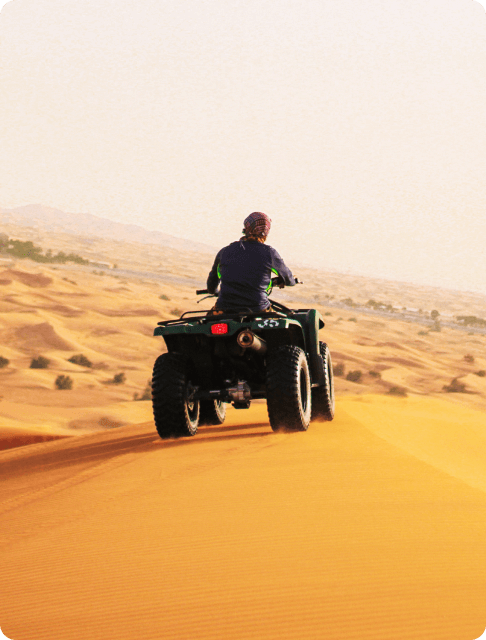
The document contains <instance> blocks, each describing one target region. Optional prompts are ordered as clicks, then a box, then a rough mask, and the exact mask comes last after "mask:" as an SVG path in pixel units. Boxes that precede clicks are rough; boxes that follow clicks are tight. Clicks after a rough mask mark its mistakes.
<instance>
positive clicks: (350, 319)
mask: <svg viewBox="0 0 486 640" xmlns="http://www.w3.org/2000/svg"><path fill="white" fill-rule="evenodd" d="M348 322H358V319H357V318H348Z"/></svg>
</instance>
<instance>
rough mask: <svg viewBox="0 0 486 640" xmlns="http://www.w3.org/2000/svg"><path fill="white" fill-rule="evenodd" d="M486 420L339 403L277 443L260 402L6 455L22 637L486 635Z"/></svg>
mask: <svg viewBox="0 0 486 640" xmlns="http://www.w3.org/2000/svg"><path fill="white" fill-rule="evenodd" d="M485 454H486V420H485V419H484V413H481V412H479V411H472V410H470V409H465V408H464V407H463V406H461V405H460V404H453V403H450V402H447V401H445V400H437V399H432V400H428V399H423V398H415V397H411V398H408V399H393V398H384V397H383V396H381V397H378V396H364V397H363V398H362V399H355V398H349V399H341V400H340V402H338V407H337V417H336V419H335V420H334V422H332V423H313V424H312V425H311V428H310V430H309V431H308V432H307V433H302V434H300V433H299V434H273V433H272V432H271V430H270V428H269V425H268V421H267V418H266V410H265V406H264V405H263V404H255V405H254V406H253V407H252V409H251V410H250V411H249V412H246V411H241V412H237V411H234V410H230V412H229V419H228V421H227V424H225V425H224V426H223V427H206V428H202V429H201V430H200V432H199V433H198V435H197V436H196V437H195V438H192V439H189V438H188V439H181V440H178V441H165V442H164V441H161V440H160V439H159V438H158V436H157V435H156V433H155V431H154V427H153V424H152V423H151V422H146V423H144V424H140V425H138V426H133V425H132V426H126V427H121V428H119V429H116V430H112V431H108V432H104V433H93V434H88V435H84V436H80V437H77V438H68V439H62V440H58V441H56V442H48V443H42V444H35V445H32V446H29V447H22V448H18V449H16V450H10V451H4V452H3V453H0V465H1V468H2V472H3V473H2V479H1V484H0V500H1V502H0V532H1V534H0V535H1V544H2V571H1V573H0V585H1V586H0V593H1V594H2V595H1V599H0V600H1V603H0V627H1V629H2V631H3V632H4V633H5V635H7V636H8V637H9V638H12V639H13V640H57V639H59V640H78V639H79V640H81V639H82V640H85V639H86V638H90V639H93V640H98V639H99V640H128V639H129V638H136V639H137V640H159V639H161V640H162V639H163V640H186V639H187V640H189V639H191V640H193V639H194V638H198V639H204V640H218V639H224V640H227V639H237V640H239V639H249V638H252V639H259V640H260V639H264V640H267V639H279V640H282V639H294V638H295V639H298V640H307V639H316V640H317V639H318V640H320V639H323V638H324V639H326V640H327V639H329V640H343V639H348V638H349V639H354V640H358V639H360V640H361V639H367V638H369V639H373V640H391V639H393V640H397V639H403V640H410V639H419V640H429V639H430V640H432V639H436V640H474V639H475V638H478V637H479V636H480V635H481V634H482V632H483V631H484V629H485V627H486V581H485V575H486V545H485V532H486V508H485V507H486V494H485V490H486V480H485V474H484V464H481V463H482V462H483V461H484V459H485Z"/></svg>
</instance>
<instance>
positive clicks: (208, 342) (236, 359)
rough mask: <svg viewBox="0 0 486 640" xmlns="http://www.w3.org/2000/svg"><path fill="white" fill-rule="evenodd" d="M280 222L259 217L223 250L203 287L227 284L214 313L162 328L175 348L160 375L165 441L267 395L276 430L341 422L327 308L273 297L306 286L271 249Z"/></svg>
mask: <svg viewBox="0 0 486 640" xmlns="http://www.w3.org/2000/svg"><path fill="white" fill-rule="evenodd" d="M270 224H271V220H270V218H269V217H268V216H266V215H265V214H264V213H258V212H255V213H252V214H250V215H249V216H248V218H246V220H245V222H244V225H245V228H244V234H245V235H244V237H243V238H241V240H240V241H238V242H232V243H231V244H230V245H228V246H227V247H224V248H223V249H221V251H219V252H218V255H217V256H216V260H215V261H214V265H213V268H212V269H211V272H210V274H209V277H208V281H207V289H204V290H198V291H196V293H197V294H198V295H199V294H201V295H202V294H204V293H210V294H212V295H216V291H217V289H218V285H219V283H220V282H221V289H220V291H219V294H218V300H217V302H216V305H215V307H213V309H211V310H210V311H209V312H208V311H207V310H205V311H186V312H184V313H183V314H182V315H181V316H180V318H177V319H169V320H162V321H161V322H159V323H158V325H157V327H156V329H155V331H154V335H156V336H163V338H164V340H165V344H166V347H167V353H162V354H161V355H160V356H159V357H158V358H157V360H156V361H155V363H154V370H153V376H152V405H153V410H154V421H155V426H156V429H157V432H158V433H159V435H160V437H161V438H168V437H172V436H174V437H179V436H193V435H194V434H195V433H196V431H197V429H198V425H199V424H205V425H221V424H223V422H224V419H225V415H226V405H227V404H229V403H231V404H232V405H233V407H235V408H236V409H248V408H249V407H250V404H251V402H252V401H253V400H262V399H266V401H267V409H268V417H269V421H270V426H271V428H272V429H273V430H274V431H306V430H307V428H308V427H309V424H310V422H311V419H316V418H317V419H320V420H332V419H333V417H334V387H333V380H332V363H331V354H330V352H329V348H328V346H327V344H325V343H324V342H320V340H319V330H320V329H322V328H323V327H324V320H323V319H322V317H321V315H320V313H319V312H318V311H317V309H289V308H287V307H286V306H284V305H283V304H281V303H280V302H278V301H276V300H272V301H271V300H270V299H269V298H268V295H269V293H270V291H271V288H272V285H277V286H285V285H287V286H293V285H295V284H296V283H297V282H298V281H297V279H296V278H294V276H293V275H292V273H291V272H290V270H289V269H288V268H287V267H286V266H285V263H284V262H283V260H282V258H281V257H280V256H279V255H278V253H277V252H276V251H275V249H273V248H272V247H269V246H268V245H265V240H266V238H267V235H268V232H269V231H270ZM272 276H274V277H273V278H272Z"/></svg>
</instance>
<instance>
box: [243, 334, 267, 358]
mask: <svg viewBox="0 0 486 640" xmlns="http://www.w3.org/2000/svg"><path fill="white" fill-rule="evenodd" d="M236 342H237V343H238V344H239V345H240V347H243V349H252V350H253V351H257V352H258V353H260V354H261V355H263V354H264V353H266V351H267V343H266V342H265V340H263V338H259V337H258V336H257V335H255V334H254V333H253V331H250V329H243V331H240V333H239V334H238V337H237V338H236Z"/></svg>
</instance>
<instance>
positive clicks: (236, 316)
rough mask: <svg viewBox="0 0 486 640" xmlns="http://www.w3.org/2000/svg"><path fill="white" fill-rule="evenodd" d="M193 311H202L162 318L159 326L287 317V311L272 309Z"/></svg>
mask: <svg viewBox="0 0 486 640" xmlns="http://www.w3.org/2000/svg"><path fill="white" fill-rule="evenodd" d="M193 313H199V314H200V313H201V312H200V311H186V312H185V313H183V314H182V315H181V317H180V318H177V320H162V321H161V322H157V325H158V326H159V327H168V326H173V325H177V324H185V323H186V322H198V323H199V324H206V323H208V322H221V321H223V320H239V321H240V322H243V320H244V319H248V320H250V319H254V318H286V317H287V314H286V313H281V312H280V311H272V312H271V313H262V312H261V311H260V312H259V311H256V312H255V311H244V310H241V311H239V312H236V313H224V314H218V315H211V316H208V315H203V316H202V315H198V316H193V317H187V316H190V315H191V314H193ZM203 313H205V314H207V313H209V311H205V312H203Z"/></svg>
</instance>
